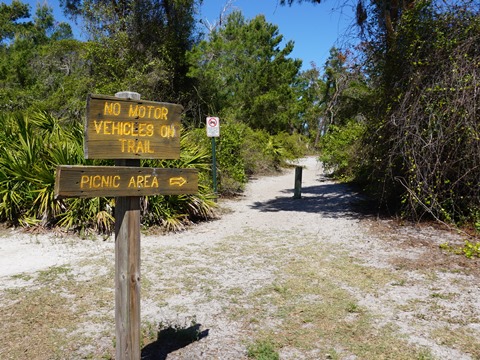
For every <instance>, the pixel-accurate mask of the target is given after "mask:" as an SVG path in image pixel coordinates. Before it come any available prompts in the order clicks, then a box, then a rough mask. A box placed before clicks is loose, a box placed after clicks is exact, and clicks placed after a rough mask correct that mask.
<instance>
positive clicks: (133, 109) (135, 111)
mask: <svg viewBox="0 0 480 360" xmlns="http://www.w3.org/2000/svg"><path fill="white" fill-rule="evenodd" d="M128 116H129V117H137V116H138V105H135V107H133V105H130V109H128Z"/></svg>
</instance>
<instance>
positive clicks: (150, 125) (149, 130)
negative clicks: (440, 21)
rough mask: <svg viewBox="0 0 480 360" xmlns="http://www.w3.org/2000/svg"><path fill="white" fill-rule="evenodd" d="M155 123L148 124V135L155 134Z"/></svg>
mask: <svg viewBox="0 0 480 360" xmlns="http://www.w3.org/2000/svg"><path fill="white" fill-rule="evenodd" d="M153 129H154V128H153V124H147V136H153Z"/></svg>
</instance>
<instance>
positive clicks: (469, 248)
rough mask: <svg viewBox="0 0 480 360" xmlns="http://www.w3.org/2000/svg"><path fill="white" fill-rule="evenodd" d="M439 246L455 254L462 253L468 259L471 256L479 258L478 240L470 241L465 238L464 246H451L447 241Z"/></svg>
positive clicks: (479, 247)
mask: <svg viewBox="0 0 480 360" xmlns="http://www.w3.org/2000/svg"><path fill="white" fill-rule="evenodd" d="M440 248H441V249H443V250H446V251H449V252H452V253H454V254H457V255H464V256H465V257H467V258H469V259H471V258H473V257H478V258H480V242H477V243H472V242H470V241H468V240H467V241H465V245H464V246H451V245H449V244H448V243H444V244H441V245H440Z"/></svg>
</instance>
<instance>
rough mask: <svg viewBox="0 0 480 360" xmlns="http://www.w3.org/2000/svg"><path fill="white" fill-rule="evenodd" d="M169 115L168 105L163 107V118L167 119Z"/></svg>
mask: <svg viewBox="0 0 480 360" xmlns="http://www.w3.org/2000/svg"><path fill="white" fill-rule="evenodd" d="M167 115H168V108H166V107H164V108H162V119H163V120H167Z"/></svg>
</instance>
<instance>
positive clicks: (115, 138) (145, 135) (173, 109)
mask: <svg viewBox="0 0 480 360" xmlns="http://www.w3.org/2000/svg"><path fill="white" fill-rule="evenodd" d="M182 111H183V107H182V106H181V105H177V104H170V103H161V102H154V101H143V100H127V99H120V98H117V97H113V96H105V95H89V96H88V98H87V116H86V121H85V144H84V152H85V158H86V159H142V158H143V159H178V158H179V157H180V115H181V113H182Z"/></svg>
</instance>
